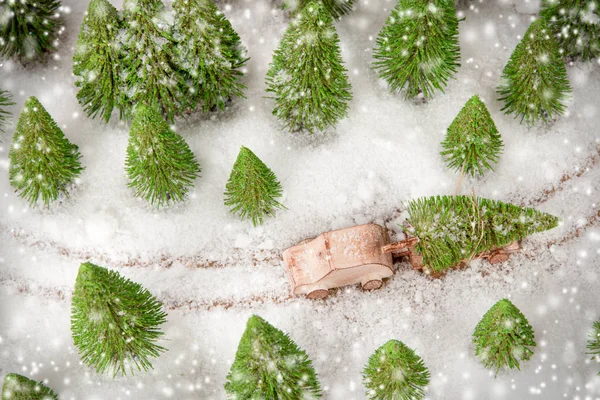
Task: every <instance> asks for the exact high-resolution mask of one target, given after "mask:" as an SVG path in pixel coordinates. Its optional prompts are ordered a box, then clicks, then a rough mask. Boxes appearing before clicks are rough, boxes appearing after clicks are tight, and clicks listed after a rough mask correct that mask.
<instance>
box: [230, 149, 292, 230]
mask: <svg viewBox="0 0 600 400" xmlns="http://www.w3.org/2000/svg"><path fill="white" fill-rule="evenodd" d="M281 191H282V188H281V184H280V183H279V181H278V180H277V177H276V176H275V174H274V173H273V171H271V170H270V169H269V167H267V166H266V165H265V163H263V162H262V161H261V160H260V158H258V157H257V156H256V155H255V154H254V153H253V152H252V151H251V150H250V149H248V148H246V147H244V146H242V148H241V149H240V153H239V154H238V157H237V159H236V160H235V163H234V164H233V169H232V170H231V175H230V176H229V180H228V181H227V186H226V191H225V205H226V206H229V207H231V212H232V213H234V214H238V215H240V217H242V218H248V219H250V220H251V221H252V224H253V225H254V226H256V225H260V224H262V223H263V218H264V217H270V216H273V215H275V210H276V209H277V208H285V207H284V206H283V205H282V204H281V203H279V202H278V201H277V199H278V198H279V197H281Z"/></svg>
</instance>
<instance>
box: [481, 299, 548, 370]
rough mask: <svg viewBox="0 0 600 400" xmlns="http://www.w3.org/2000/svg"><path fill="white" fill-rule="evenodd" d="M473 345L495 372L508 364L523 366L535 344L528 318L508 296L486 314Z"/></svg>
mask: <svg viewBox="0 0 600 400" xmlns="http://www.w3.org/2000/svg"><path fill="white" fill-rule="evenodd" d="M473 344H475V354H476V355H477V356H479V357H480V358H481V362H482V363H483V365H484V366H485V367H486V368H489V369H493V370H495V372H496V373H498V371H499V370H500V369H503V368H506V367H508V368H517V369H520V368H519V366H520V362H522V361H526V360H529V359H530V358H531V356H532V355H533V350H531V349H530V347H535V345H536V343H535V334H534V332H533V328H532V327H531V325H529V321H527V318H525V316H524V315H523V314H522V313H521V311H520V310H519V309H518V308H517V307H516V306H515V305H514V304H513V303H511V302H510V300H507V299H502V300H500V301H498V302H497V303H496V304H494V305H493V306H492V308H490V310H489V311H488V312H486V313H485V315H484V316H483V318H482V319H481V321H480V322H479V323H478V324H477V326H476V327H475V332H473Z"/></svg>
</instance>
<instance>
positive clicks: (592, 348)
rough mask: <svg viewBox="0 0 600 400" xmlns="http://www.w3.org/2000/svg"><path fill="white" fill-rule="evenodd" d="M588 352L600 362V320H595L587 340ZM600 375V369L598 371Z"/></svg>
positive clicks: (594, 359) (593, 359) (593, 358)
mask: <svg viewBox="0 0 600 400" xmlns="http://www.w3.org/2000/svg"><path fill="white" fill-rule="evenodd" d="M587 349H588V354H589V355H591V356H592V361H596V363H600V321H596V322H594V325H592V330H591V331H590V334H589V337H588V342H587ZM598 376H600V371H598Z"/></svg>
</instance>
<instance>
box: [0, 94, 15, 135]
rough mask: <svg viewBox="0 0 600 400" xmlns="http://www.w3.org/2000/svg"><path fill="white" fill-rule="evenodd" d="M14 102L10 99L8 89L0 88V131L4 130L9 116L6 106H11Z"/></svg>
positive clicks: (10, 95)
mask: <svg viewBox="0 0 600 400" xmlns="http://www.w3.org/2000/svg"><path fill="white" fill-rule="evenodd" d="M14 104H15V103H14V102H13V101H12V94H11V93H10V92H9V91H8V90H2V89H0V133H3V132H4V128H5V127H6V125H7V123H8V120H9V119H10V116H11V113H10V111H9V110H8V107H10V106H13V105H14Z"/></svg>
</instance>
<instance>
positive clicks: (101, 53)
mask: <svg viewBox="0 0 600 400" xmlns="http://www.w3.org/2000/svg"><path fill="white" fill-rule="evenodd" d="M120 28H121V20H120V16H119V13H118V12H117V9H116V8H115V7H113V5H112V4H110V2H108V1H107V0H92V1H91V2H90V4H89V6H88V9H87V12H86V14H85V17H84V19H83V23H82V24H81V30H80V31H79V37H78V39H77V44H76V46H75V54H74V55H73V74H74V75H75V76H76V77H77V78H78V79H77V81H76V82H75V84H76V85H77V86H78V87H79V92H78V93H77V100H79V104H81V106H82V107H83V108H84V110H85V112H86V113H87V114H88V116H90V117H92V118H95V117H96V115H100V116H101V117H102V119H104V120H105V121H106V122H108V121H109V120H110V117H111V114H112V111H113V109H114V107H115V106H117V107H123V104H124V101H123V100H121V99H120V98H119V97H120V96H121V95H122V94H121V88H120V77H119V73H120V67H119V62H120V57H121V56H120V48H119V47H120V45H119V44H118V43H117V41H116V40H117V35H118V34H119V29H120ZM120 111H121V113H120V114H121V118H123V116H124V110H123V109H121V110H120Z"/></svg>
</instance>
